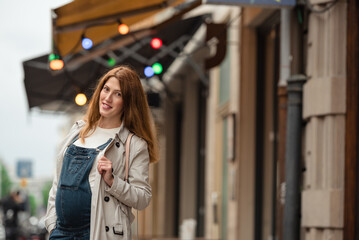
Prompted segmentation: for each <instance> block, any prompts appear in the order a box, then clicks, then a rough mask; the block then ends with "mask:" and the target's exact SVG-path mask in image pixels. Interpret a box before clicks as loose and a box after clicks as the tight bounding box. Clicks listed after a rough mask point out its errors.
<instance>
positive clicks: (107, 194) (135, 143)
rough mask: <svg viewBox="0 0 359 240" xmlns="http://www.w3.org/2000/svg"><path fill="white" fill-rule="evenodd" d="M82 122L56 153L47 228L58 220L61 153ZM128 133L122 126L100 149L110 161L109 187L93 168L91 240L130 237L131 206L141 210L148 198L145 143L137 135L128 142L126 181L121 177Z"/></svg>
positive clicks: (147, 168)
mask: <svg viewBox="0 0 359 240" xmlns="http://www.w3.org/2000/svg"><path fill="white" fill-rule="evenodd" d="M84 124H85V122H84V121H78V122H76V123H75V124H74V126H73V127H72V128H71V130H70V133H69V134H68V136H67V137H66V138H65V140H64V142H63V144H62V148H61V149H60V152H59V154H58V156H57V164H56V173H55V177H54V180H53V184H52V188H51V190H50V193H49V201H48V207H47V213H46V218H45V225H46V228H47V230H48V231H49V232H50V231H51V230H52V229H53V228H54V227H55V225H56V220H57V216H56V209H55V197H56V191H57V183H58V181H59V176H60V173H61V169H62V160H63V155H64V152H65V151H66V149H67V147H68V145H69V144H70V143H71V140H72V139H73V138H74V137H75V136H76V135H77V134H78V133H79V132H80V130H81V128H82V127H83V126H84ZM129 133H130V132H129V130H128V129H127V128H125V127H124V126H121V128H120V130H119V132H118V133H117V134H116V136H115V138H114V139H113V140H112V141H111V143H110V144H109V145H108V146H107V147H106V148H105V149H104V151H103V152H102V154H103V153H104V154H105V156H106V157H107V158H108V159H109V160H111V161H112V166H113V175H114V182H113V184H112V186H111V187H109V186H108V185H107V184H106V183H105V182H104V181H103V180H102V178H101V175H100V174H99V173H98V171H96V178H95V186H94V190H93V193H92V199H91V223H90V239H91V240H99V239H101V240H106V239H108V240H110V239H131V223H132V221H133V219H134V216H133V214H132V211H131V209H132V208H135V209H138V210H142V209H144V208H146V207H147V206H148V204H149V203H150V201H151V198H152V193H151V186H150V184H149V177H148V174H149V154H148V149H147V143H146V141H144V140H143V139H141V138H139V137H137V136H136V135H134V136H133V137H132V140H131V144H130V157H129V173H128V180H129V183H127V182H125V181H124V180H123V179H124V178H125V142H126V139H127V136H128V134H129ZM100 154H101V153H100Z"/></svg>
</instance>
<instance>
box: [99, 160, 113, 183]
mask: <svg viewBox="0 0 359 240" xmlns="http://www.w3.org/2000/svg"><path fill="white" fill-rule="evenodd" d="M97 170H98V172H99V173H100V174H101V175H102V178H103V179H104V180H105V182H106V183H107V184H108V185H109V186H111V185H112V181H113V176H112V162H111V161H110V160H108V159H107V158H106V157H105V156H102V157H101V158H100V159H99V160H98V163H97Z"/></svg>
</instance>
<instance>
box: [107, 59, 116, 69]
mask: <svg viewBox="0 0 359 240" xmlns="http://www.w3.org/2000/svg"><path fill="white" fill-rule="evenodd" d="M107 64H108V65H109V66H110V67H113V66H115V64H116V60H115V59H113V58H109V59H108V60H107Z"/></svg>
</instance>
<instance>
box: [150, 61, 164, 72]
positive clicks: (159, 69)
mask: <svg viewBox="0 0 359 240" xmlns="http://www.w3.org/2000/svg"><path fill="white" fill-rule="evenodd" d="M152 69H153V71H154V72H155V74H160V73H161V72H162V70H163V68H162V65H161V64H160V63H155V64H153V65H152Z"/></svg>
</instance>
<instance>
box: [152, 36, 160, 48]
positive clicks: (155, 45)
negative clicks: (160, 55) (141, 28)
mask: <svg viewBox="0 0 359 240" xmlns="http://www.w3.org/2000/svg"><path fill="white" fill-rule="evenodd" d="M151 46H152V47H153V48H154V49H159V48H160V47H161V46H162V40H161V39H159V38H153V39H152V40H151Z"/></svg>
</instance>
